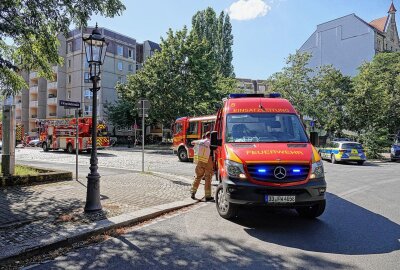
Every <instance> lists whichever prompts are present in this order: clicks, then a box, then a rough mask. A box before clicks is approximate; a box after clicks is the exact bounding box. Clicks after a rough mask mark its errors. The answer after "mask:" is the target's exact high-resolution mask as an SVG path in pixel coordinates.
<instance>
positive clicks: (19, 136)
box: [0, 122, 24, 145]
mask: <svg viewBox="0 0 400 270" xmlns="http://www.w3.org/2000/svg"><path fill="white" fill-rule="evenodd" d="M2 138H3V124H2V123H1V122H0V140H2ZM23 140H24V125H22V124H20V123H18V124H17V125H16V127H15V144H16V145H17V144H19V143H22V141H23Z"/></svg>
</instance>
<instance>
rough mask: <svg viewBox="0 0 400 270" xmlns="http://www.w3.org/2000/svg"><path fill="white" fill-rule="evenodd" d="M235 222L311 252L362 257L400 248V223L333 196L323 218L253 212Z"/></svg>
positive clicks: (284, 212) (254, 234)
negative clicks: (312, 218) (309, 218)
mask: <svg viewBox="0 0 400 270" xmlns="http://www.w3.org/2000/svg"><path fill="white" fill-rule="evenodd" d="M235 222H236V223H238V224H240V225H242V226H245V227H247V228H246V229H245V231H246V232H247V233H248V234H249V235H251V236H252V237H255V238H257V239H260V240H262V241H265V242H269V243H274V244H277V245H282V246H287V247H293V248H298V249H302V250H308V251H315V252H324V253H334V254H348V255H362V254H382V253H390V252H393V251H396V250H399V249H400V242H399V240H398V239H399V238H400V225H399V224H397V223H395V222H392V221H390V220H389V219H388V218H386V217H384V216H381V215H379V214H376V213H373V212H371V211H369V210H367V209H365V208H362V207H360V206H358V205H356V204H354V203H351V202H349V201H347V200H344V199H342V198H340V197H337V196H336V195H333V194H330V193H328V194H327V209H326V210H325V213H324V214H323V215H322V216H321V217H320V218H319V219H315V220H308V219H303V218H300V217H299V216H297V214H296V213H295V212H294V211H291V210H278V211H273V212H271V211H266V210H265V209H251V210H250V209H249V210H248V211H246V212H245V211H243V210H242V211H241V216H240V218H239V219H238V220H236V221H235Z"/></svg>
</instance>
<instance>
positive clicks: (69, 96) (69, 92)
mask: <svg viewBox="0 0 400 270" xmlns="http://www.w3.org/2000/svg"><path fill="white" fill-rule="evenodd" d="M67 98H68V99H70V98H71V91H68V92H67Z"/></svg>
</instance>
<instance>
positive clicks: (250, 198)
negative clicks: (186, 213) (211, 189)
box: [222, 178, 326, 208]
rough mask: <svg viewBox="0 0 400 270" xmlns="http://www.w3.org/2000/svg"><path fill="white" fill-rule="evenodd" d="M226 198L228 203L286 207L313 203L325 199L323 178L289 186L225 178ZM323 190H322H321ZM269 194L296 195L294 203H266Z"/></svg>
mask: <svg viewBox="0 0 400 270" xmlns="http://www.w3.org/2000/svg"><path fill="white" fill-rule="evenodd" d="M222 184H223V188H224V191H225V194H226V199H227V200H228V201H229V202H230V203H234V204H243V205H263V206H271V207H288V208H293V207H297V206H309V205H314V204H316V203H317V202H319V201H323V200H325V191H326V182H325V178H319V179H314V180H312V181H309V182H308V183H306V184H303V185H298V186H291V187H269V186H261V185H256V184H253V183H251V182H249V181H243V180H231V179H226V180H224V181H222ZM322 191H323V192H322ZM266 195H269V196H293V195H294V196H296V197H295V202H294V203H281V204H276V203H267V202H266V197H267V196H266Z"/></svg>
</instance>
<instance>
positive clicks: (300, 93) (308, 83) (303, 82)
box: [268, 52, 316, 118]
mask: <svg viewBox="0 0 400 270" xmlns="http://www.w3.org/2000/svg"><path fill="white" fill-rule="evenodd" d="M310 58H311V55H310V54H309V53H299V52H297V53H296V54H291V55H289V57H288V58H287V60H286V66H285V67H284V68H283V70H282V71H281V72H277V73H275V74H273V75H272V76H271V77H270V78H269V79H268V82H269V85H270V89H271V91H272V92H278V93H281V95H282V97H283V98H286V99H288V100H289V101H290V102H291V103H292V104H293V106H294V107H295V108H296V110H297V111H298V112H299V114H300V115H301V117H303V116H304V115H307V116H310V117H313V118H316V115H315V108H314V102H313V99H314V97H315V95H316V92H315V87H314V85H313V72H314V70H313V69H311V68H309V67H307V64H308V62H309V60H310Z"/></svg>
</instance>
